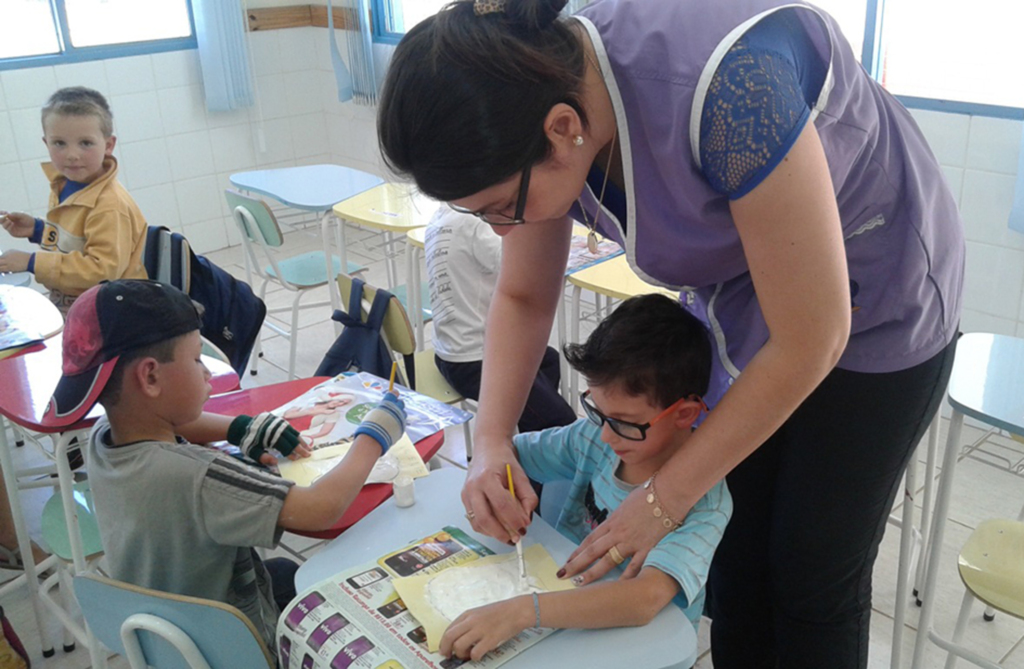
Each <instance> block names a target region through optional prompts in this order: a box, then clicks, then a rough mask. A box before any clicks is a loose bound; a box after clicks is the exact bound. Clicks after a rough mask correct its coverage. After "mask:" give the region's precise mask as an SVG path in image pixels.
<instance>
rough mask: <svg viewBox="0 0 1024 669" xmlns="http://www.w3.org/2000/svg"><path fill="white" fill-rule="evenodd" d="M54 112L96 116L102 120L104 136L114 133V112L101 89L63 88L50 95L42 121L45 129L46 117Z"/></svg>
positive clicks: (64, 114) (101, 126) (65, 114)
mask: <svg viewBox="0 0 1024 669" xmlns="http://www.w3.org/2000/svg"><path fill="white" fill-rule="evenodd" d="M52 114H60V115H61V116H95V117H96V118H98V119H99V121H100V132H102V133H103V136H104V137H110V136H112V135H113V134H114V114H113V113H112V112H111V111H110V105H108V104H107V99H106V98H105V97H103V94H102V93H100V92H99V91H94V90H93V89H91V88H86V87H85V86H70V87H68V88H62V89H60V90H58V91H57V92H56V93H54V94H53V95H51V96H50V99H49V100H47V101H46V104H45V105H43V111H42V121H43V126H44V128H43V129H44V130H45V126H46V119H47V118H48V117H49V116H50V115H52Z"/></svg>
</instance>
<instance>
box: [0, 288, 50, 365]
mask: <svg viewBox="0 0 1024 669" xmlns="http://www.w3.org/2000/svg"><path fill="white" fill-rule="evenodd" d="M22 290H24V289H20V288H15V287H13V286H0V351H6V350H7V349H11V348H21V347H23V346H28V345H29V344H37V343H39V342H41V341H43V333H42V332H40V331H39V330H38V329H37V328H35V327H33V325H32V322H31V320H30V319H29V318H25V317H24V315H23V316H22V317H17V316H15V314H16V313H17V314H26V313H29V312H30V311H31V309H26V308H15V302H16V301H20V300H21V296H20V293H21V291H22ZM21 306H22V307H25V306H26V305H24V304H23V305H21ZM29 306H30V305H29Z"/></svg>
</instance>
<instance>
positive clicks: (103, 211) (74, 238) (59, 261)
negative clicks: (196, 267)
mask: <svg viewBox="0 0 1024 669" xmlns="http://www.w3.org/2000/svg"><path fill="white" fill-rule="evenodd" d="M103 167H104V172H103V174H102V175H101V176H100V177H99V178H97V179H96V180H95V181H93V182H92V183H90V184H89V185H88V186H86V187H85V188H83V189H82V190H80V191H78V192H77V193H74V194H72V195H70V196H69V197H68V198H67V199H66V200H64V202H59V199H60V190H61V188H63V186H64V184H65V182H66V181H67V179H66V178H65V177H64V176H63V175H61V174H60V172H58V171H57V169H56V168H55V167H54V166H53V164H52V163H43V172H44V173H45V174H46V177H47V179H49V180H50V211H49V213H48V214H47V215H46V219H47V220H46V222H45V225H44V227H43V237H42V241H41V242H40V244H39V245H40V251H39V252H37V253H36V260H35V275H36V280H37V281H39V283H41V284H43V285H44V286H46V287H47V288H49V289H50V299H51V300H53V303H54V304H56V305H57V307H58V308H59V309H60V310H61V311H63V312H66V311H67V309H68V308H69V307H70V306H71V303H72V302H74V300H75V298H76V297H78V296H79V295H81V294H82V293H84V292H85V291H86V290H88V289H89V288H92V287H93V286H95V285H96V284H98V283H99V282H100V281H103V280H113V279H145V278H146V268H145V267H143V265H142V252H143V250H144V249H145V246H146V219H145V218H143V216H142V212H141V211H140V210H139V207H138V205H136V204H135V200H133V199H132V196H131V195H129V194H128V191H127V190H125V187H124V186H122V185H121V183H120V182H119V181H118V180H117V159H115V158H114V157H109V158H107V159H105V160H104V161H103Z"/></svg>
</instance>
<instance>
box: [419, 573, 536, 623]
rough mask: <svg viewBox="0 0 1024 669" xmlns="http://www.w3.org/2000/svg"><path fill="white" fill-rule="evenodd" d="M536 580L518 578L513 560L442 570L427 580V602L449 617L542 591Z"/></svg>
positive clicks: (450, 618)
mask: <svg viewBox="0 0 1024 669" xmlns="http://www.w3.org/2000/svg"><path fill="white" fill-rule="evenodd" d="M539 586H540V584H539V583H538V582H537V580H536V579H534V578H531V577H530V576H529V575H527V583H526V584H523V583H522V582H520V580H519V564H518V562H517V561H516V560H508V561H504V562H491V563H489V564H484V565H479V566H477V565H466V566H461V567H456V568H453V569H445V570H443V571H441V572H440V573H438V574H437V576H435V577H434V578H432V579H430V581H428V582H427V587H426V595H427V601H428V602H429V603H430V605H431V606H432V607H434V609H435V610H436V611H437V612H438V613H440V614H441V615H442V616H444V617H445V618H447V619H448V620H455V619H456V618H458V617H459V616H460V615H462V613H463V612H465V611H468V610H469V609H475V608H476V607H478V606H484V605H486V604H493V603H494V602H500V601H504V600H506V599H511V598H513V597H517V596H519V595H527V594H529V593H531V592H543V589H542V588H541V587H539Z"/></svg>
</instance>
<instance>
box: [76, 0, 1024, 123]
mask: <svg viewBox="0 0 1024 669" xmlns="http://www.w3.org/2000/svg"><path fill="white" fill-rule="evenodd" d="M61 1H62V0H61ZM395 2H402V0H370V4H371V10H370V13H371V15H372V16H373V41H374V42H375V43H378V44H392V45H394V44H398V42H399V41H400V40H401V39H402V37H403V35H404V33H396V32H388V31H387V17H388V16H390V13H391V10H392V7H393V3H395ZM812 2H813V0H812ZM884 9H885V0H867V6H866V7H865V22H864V41H863V44H862V47H861V63H862V64H863V65H864V69H866V70H867V71H868V74H869V75H870V76H871V78H872V79H874V80H875V81H878V75H879V72H878V63H879V62H880V59H881V58H880V51H881V48H882V47H881V45H882V40H881V37H882V31H883V30H884V25H883V20H882V18H883V16H884ZM894 95H895V97H896V99H897V100H899V101H900V103H901V104H902V105H903V106H904V107H906V108H908V109H926V110H930V111H940V112H947V113H951V114H968V115H970V116H990V117H994V118H1006V119H1015V120H1024V107H1007V106H1003V105H993V104H986V103H982V102H963V101H960V100H943V99H939V98H922V97H916V96H912V95H899V94H894Z"/></svg>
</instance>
